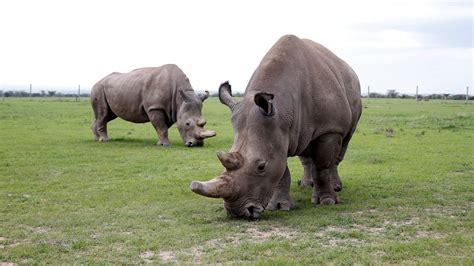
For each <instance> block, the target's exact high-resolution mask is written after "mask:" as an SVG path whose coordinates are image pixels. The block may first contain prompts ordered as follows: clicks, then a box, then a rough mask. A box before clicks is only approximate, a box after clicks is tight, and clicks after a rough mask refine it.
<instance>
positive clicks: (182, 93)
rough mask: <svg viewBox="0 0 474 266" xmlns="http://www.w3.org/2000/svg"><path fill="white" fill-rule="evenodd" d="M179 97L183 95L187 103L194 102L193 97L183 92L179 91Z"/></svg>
mask: <svg viewBox="0 0 474 266" xmlns="http://www.w3.org/2000/svg"><path fill="white" fill-rule="evenodd" d="M179 95H181V98H183V101H184V102H186V103H189V102H191V101H192V100H193V99H192V97H191V96H190V95H189V94H187V93H186V92H185V91H183V90H179Z"/></svg>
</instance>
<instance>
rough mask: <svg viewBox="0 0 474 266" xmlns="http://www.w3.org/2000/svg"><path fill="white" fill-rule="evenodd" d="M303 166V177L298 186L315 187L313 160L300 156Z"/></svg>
mask: <svg viewBox="0 0 474 266" xmlns="http://www.w3.org/2000/svg"><path fill="white" fill-rule="evenodd" d="M299 158H300V161H301V165H303V176H302V177H301V178H300V179H299V180H298V185H299V186H301V187H312V186H313V170H314V169H313V168H314V164H313V159H311V157H304V156H299Z"/></svg>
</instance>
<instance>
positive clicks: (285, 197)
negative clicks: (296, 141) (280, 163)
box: [266, 166, 293, 211]
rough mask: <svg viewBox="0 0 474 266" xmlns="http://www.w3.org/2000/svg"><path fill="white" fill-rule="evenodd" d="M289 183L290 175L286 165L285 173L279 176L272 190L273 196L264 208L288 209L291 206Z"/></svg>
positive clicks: (272, 209)
mask: <svg viewBox="0 0 474 266" xmlns="http://www.w3.org/2000/svg"><path fill="white" fill-rule="evenodd" d="M290 184H291V175H290V170H289V169H288V166H287V167H286V170H285V173H284V174H283V176H282V177H281V179H280V181H279V182H278V185H277V186H276V188H275V190H274V191H273V196H272V198H271V200H270V202H269V203H268V205H267V207H266V209H267V210H270V211H274V210H282V211H289V210H290V209H291V208H292V207H293V203H292V202H291V198H290Z"/></svg>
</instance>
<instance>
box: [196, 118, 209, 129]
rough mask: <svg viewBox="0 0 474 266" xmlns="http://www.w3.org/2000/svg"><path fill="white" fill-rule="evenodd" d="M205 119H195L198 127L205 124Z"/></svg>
mask: <svg viewBox="0 0 474 266" xmlns="http://www.w3.org/2000/svg"><path fill="white" fill-rule="evenodd" d="M206 123H207V122H206V120H205V119H204V118H199V120H198V121H197V125H198V126H200V127H203V126H205V125H206Z"/></svg>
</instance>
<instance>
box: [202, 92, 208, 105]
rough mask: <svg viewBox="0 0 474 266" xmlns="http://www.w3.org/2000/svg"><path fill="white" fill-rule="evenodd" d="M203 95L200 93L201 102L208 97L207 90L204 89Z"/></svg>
mask: <svg viewBox="0 0 474 266" xmlns="http://www.w3.org/2000/svg"><path fill="white" fill-rule="evenodd" d="M205 92H206V93H205V94H204V95H201V102H204V101H205V100H206V99H207V98H208V97H209V91H205Z"/></svg>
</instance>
